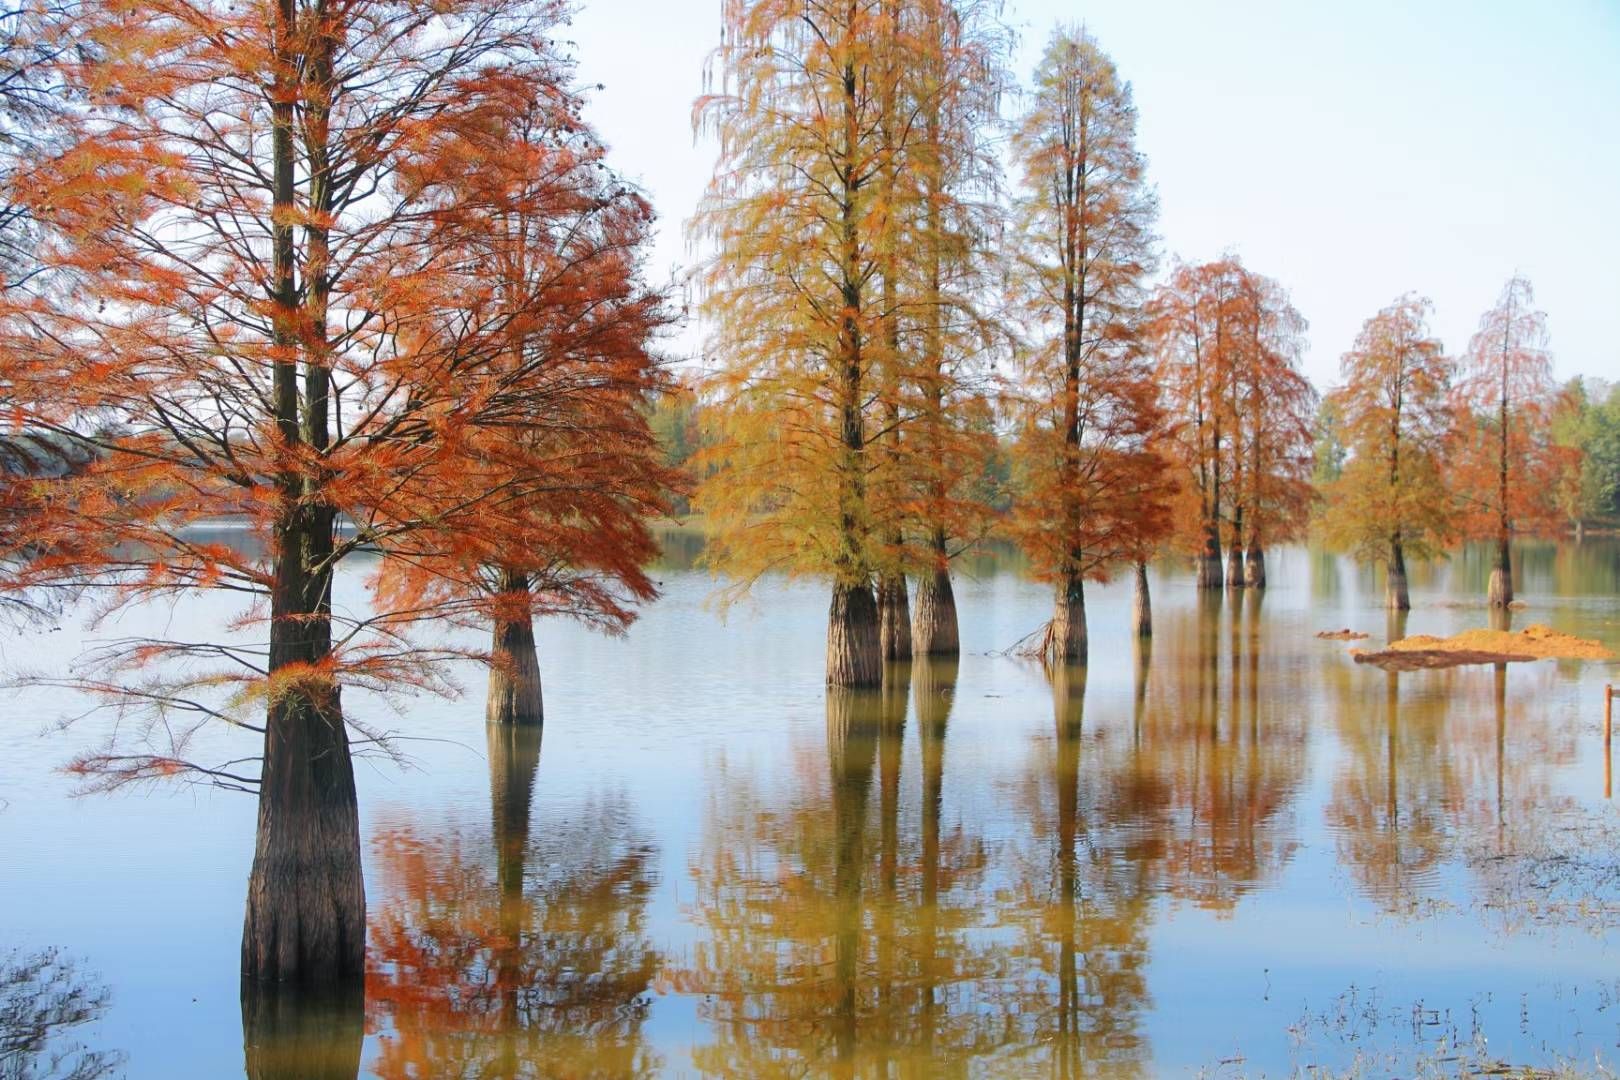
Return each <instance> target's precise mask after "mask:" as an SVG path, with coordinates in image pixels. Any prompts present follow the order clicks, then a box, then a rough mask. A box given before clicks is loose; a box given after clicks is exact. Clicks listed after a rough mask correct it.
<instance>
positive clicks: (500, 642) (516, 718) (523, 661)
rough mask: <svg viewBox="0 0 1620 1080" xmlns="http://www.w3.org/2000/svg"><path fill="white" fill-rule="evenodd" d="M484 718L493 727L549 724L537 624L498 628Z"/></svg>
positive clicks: (522, 621) (519, 623)
mask: <svg viewBox="0 0 1620 1080" xmlns="http://www.w3.org/2000/svg"><path fill="white" fill-rule="evenodd" d="M484 717H485V719H487V720H488V721H489V722H490V723H491V724H533V725H539V724H542V723H544V722H545V704H544V699H543V695H542V693H541V687H540V654H539V652H538V650H536V648H535V644H534V623H532V622H531V621H530V620H528V619H520V620H517V621H514V622H508V623H501V624H498V625H497V626H496V627H495V631H494V640H493V641H492V643H491V645H490V668H489V697H488V700H487V701H486V702H485V705H484Z"/></svg>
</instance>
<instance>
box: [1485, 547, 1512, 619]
mask: <svg viewBox="0 0 1620 1080" xmlns="http://www.w3.org/2000/svg"><path fill="white" fill-rule="evenodd" d="M1489 599H1490V605H1491V607H1493V608H1505V607H1507V606H1508V605H1509V604H1511V603H1513V559H1512V554H1511V551H1510V548H1509V544H1508V539H1507V536H1506V535H1505V534H1504V535H1503V536H1501V537H1500V538H1498V540H1497V541H1496V565H1495V566H1494V567H1492V568H1491V583H1490V591H1489Z"/></svg>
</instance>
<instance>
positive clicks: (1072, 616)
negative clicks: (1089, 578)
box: [1047, 574, 1086, 664]
mask: <svg viewBox="0 0 1620 1080" xmlns="http://www.w3.org/2000/svg"><path fill="white" fill-rule="evenodd" d="M1047 659H1048V660H1050V661H1051V662H1053V663H1058V664H1063V663H1067V664H1084V663H1085V662H1086V586H1085V580H1084V579H1083V578H1081V577H1080V575H1079V574H1071V575H1070V576H1069V578H1068V580H1066V581H1063V582H1060V583H1059V584H1058V588H1057V598H1056V601H1055V603H1054V604H1053V606H1052V632H1051V638H1050V641H1049V644H1048V646H1047Z"/></svg>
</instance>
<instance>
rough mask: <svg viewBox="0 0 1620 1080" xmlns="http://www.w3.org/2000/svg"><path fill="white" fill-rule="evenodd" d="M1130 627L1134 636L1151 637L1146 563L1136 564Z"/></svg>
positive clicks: (1151, 618) (1151, 622)
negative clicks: (1133, 629) (1134, 632)
mask: <svg viewBox="0 0 1620 1080" xmlns="http://www.w3.org/2000/svg"><path fill="white" fill-rule="evenodd" d="M1131 625H1132V626H1133V627H1134V628H1135V629H1136V636H1137V637H1139V638H1146V637H1152V636H1153V599H1152V596H1151V595H1150V594H1149V592H1148V576H1147V563H1144V562H1139V563H1137V564H1136V592H1135V594H1134V595H1133V596H1132V598H1131Z"/></svg>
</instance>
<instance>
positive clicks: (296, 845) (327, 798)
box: [242, 634, 366, 984]
mask: <svg viewBox="0 0 1620 1080" xmlns="http://www.w3.org/2000/svg"><path fill="white" fill-rule="evenodd" d="M271 651H272V653H274V652H275V651H276V648H275V640H274V634H273V635H272V646H271ZM274 666H275V665H274V664H273V665H272V667H274ZM365 947H366V895H365V886H364V883H363V882H362V880H361V869H360V823H359V814H358V810H357V807H356V802H355V791H354V768H353V764H352V762H351V760H350V757H349V740H348V736H347V734H346V732H345V731H344V727H343V714H342V709H341V707H340V706H339V701H338V693H337V689H336V687H334V686H332V685H331V684H330V683H329V682H322V681H318V680H315V679H312V680H310V681H309V683H308V684H307V685H303V686H293V687H289V688H286V689H284V690H281V691H279V692H278V693H277V697H276V699H275V701H274V702H273V703H272V705H271V707H270V717H269V729H268V731H267V732H266V734H265V748H264V770H263V781H262V783H261V785H260V790H259V824H258V838H257V842H256V845H255V849H254V853H253V869H252V872H251V874H250V876H249V878H248V896H247V917H246V920H245V922H244V925H243V930H242V974H243V975H244V976H245V977H247V978H253V979H267V980H275V981H293V980H296V981H300V982H304V983H312V984H313V983H337V982H342V981H344V980H346V979H356V978H359V977H360V976H361V975H362V974H363V972H364V970H365Z"/></svg>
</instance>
